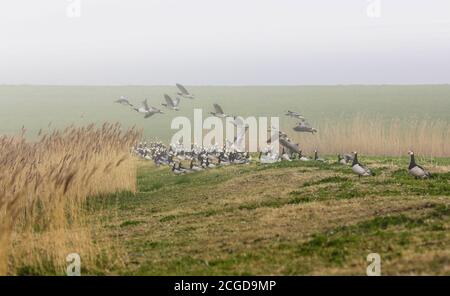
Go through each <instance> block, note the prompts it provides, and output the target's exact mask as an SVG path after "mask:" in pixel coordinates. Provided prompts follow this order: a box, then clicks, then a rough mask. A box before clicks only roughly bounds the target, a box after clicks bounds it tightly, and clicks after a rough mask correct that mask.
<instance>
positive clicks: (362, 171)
mask: <svg viewBox="0 0 450 296" xmlns="http://www.w3.org/2000/svg"><path fill="white" fill-rule="evenodd" d="M353 154H354V155H355V156H354V157H353V163H352V171H353V172H354V173H355V174H357V175H358V177H359V178H361V177H367V176H373V175H374V173H372V172H371V171H370V169H369V168H368V167H365V166H363V165H362V164H360V163H359V161H358V153H357V152H353Z"/></svg>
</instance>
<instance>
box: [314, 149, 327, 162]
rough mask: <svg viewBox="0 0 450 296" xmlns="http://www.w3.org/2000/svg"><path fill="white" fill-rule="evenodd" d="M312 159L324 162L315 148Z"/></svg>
mask: <svg viewBox="0 0 450 296" xmlns="http://www.w3.org/2000/svg"><path fill="white" fill-rule="evenodd" d="M314 160H315V161H320V162H324V161H325V159H323V158H320V157H319V155H318V153H317V150H314Z"/></svg>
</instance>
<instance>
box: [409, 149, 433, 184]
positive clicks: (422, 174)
mask: <svg viewBox="0 0 450 296" xmlns="http://www.w3.org/2000/svg"><path fill="white" fill-rule="evenodd" d="M408 154H409V155H410V157H411V160H410V162H409V167H408V172H409V174H410V175H412V176H414V177H416V178H419V179H427V178H429V177H431V174H430V173H429V172H427V171H426V170H425V169H424V168H423V167H421V166H420V165H418V164H417V163H416V159H415V157H414V152H412V151H409V152H408Z"/></svg>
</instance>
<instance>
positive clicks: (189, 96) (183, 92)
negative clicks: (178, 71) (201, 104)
mask: <svg viewBox="0 0 450 296" xmlns="http://www.w3.org/2000/svg"><path fill="white" fill-rule="evenodd" d="M176 86H177V87H178V90H179V92H178V93H177V94H178V95H180V96H182V97H183V98H187V99H194V98H195V96H194V95H193V94H190V93H189V92H188V91H187V89H186V88H185V87H184V86H182V85H181V84H179V83H177V84H176Z"/></svg>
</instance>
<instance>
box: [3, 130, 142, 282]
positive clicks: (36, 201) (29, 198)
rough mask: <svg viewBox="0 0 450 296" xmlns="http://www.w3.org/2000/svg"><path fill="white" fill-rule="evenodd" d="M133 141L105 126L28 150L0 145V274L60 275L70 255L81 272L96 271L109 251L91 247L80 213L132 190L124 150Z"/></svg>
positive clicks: (21, 144)
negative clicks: (76, 256)
mask: <svg viewBox="0 0 450 296" xmlns="http://www.w3.org/2000/svg"><path fill="white" fill-rule="evenodd" d="M140 134H141V132H140V131H137V130H136V129H134V128H133V129H130V130H128V131H126V132H122V131H121V129H120V126H119V125H117V124H116V125H112V124H104V125H103V126H102V127H101V128H96V127H95V126H94V125H90V126H88V127H84V128H75V127H70V128H67V129H65V130H64V131H55V132H53V133H49V134H47V133H46V134H43V133H40V137H39V140H37V141H35V142H28V141H27V140H26V139H25V138H24V136H23V134H22V135H21V136H19V137H7V136H3V137H1V138H0V167H1V168H2V169H1V171H0V228H1V229H0V274H29V273H33V274H36V273H37V274H46V273H51V274H62V273H63V272H64V270H65V266H66V264H67V263H66V256H67V254H69V253H71V252H77V253H80V255H81V256H82V258H83V267H84V268H88V269H89V268H92V269H95V268H102V266H101V264H102V260H103V259H105V256H106V257H108V256H112V253H111V252H113V249H111V248H109V249H108V244H107V242H102V246H97V245H95V244H94V242H93V239H94V238H93V235H94V233H93V232H94V229H93V228H92V227H89V225H86V219H85V211H84V210H83V206H84V204H85V201H86V199H87V198H88V197H90V196H91V197H92V196H96V195H101V194H107V193H112V192H116V191H123V190H126V191H131V192H134V191H135V190H136V167H135V165H136V164H135V160H134V159H133V157H132V155H131V147H132V146H133V145H134V144H135V143H136V141H137V139H138V138H139V137H140ZM118 260H120V256H119V259H118ZM103 261H105V260H103ZM109 262H110V263H108V264H118V263H120V262H117V260H111V261H109ZM103 268H107V267H103Z"/></svg>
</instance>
